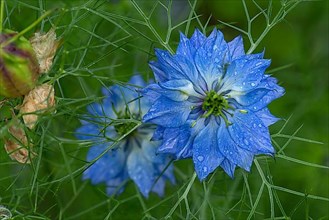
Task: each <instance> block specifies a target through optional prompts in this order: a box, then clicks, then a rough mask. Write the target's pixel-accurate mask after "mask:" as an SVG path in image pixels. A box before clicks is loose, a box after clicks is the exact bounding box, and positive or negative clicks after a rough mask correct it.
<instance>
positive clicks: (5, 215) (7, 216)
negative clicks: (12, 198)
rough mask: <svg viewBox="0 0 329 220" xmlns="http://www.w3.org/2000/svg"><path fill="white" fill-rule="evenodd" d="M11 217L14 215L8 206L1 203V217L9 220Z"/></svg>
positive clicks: (2, 219)
mask: <svg viewBox="0 0 329 220" xmlns="http://www.w3.org/2000/svg"><path fill="white" fill-rule="evenodd" d="M11 217H12V214H11V212H10V211H9V210H8V209H7V208H6V207H4V206H2V205H0V219H1V220H8V219H11Z"/></svg>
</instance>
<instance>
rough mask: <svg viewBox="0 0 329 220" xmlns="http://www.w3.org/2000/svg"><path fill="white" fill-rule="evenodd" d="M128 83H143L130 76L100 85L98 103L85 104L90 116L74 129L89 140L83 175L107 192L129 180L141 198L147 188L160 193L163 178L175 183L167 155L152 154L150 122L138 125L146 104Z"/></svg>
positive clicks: (116, 188)
mask: <svg viewBox="0 0 329 220" xmlns="http://www.w3.org/2000/svg"><path fill="white" fill-rule="evenodd" d="M129 85H130V86H129ZM131 85H136V86H139V87H144V86H145V82H144V81H143V79H142V78H141V77H140V76H134V77H132V78H131V80H130V81H129V83H128V85H127V86H119V85H115V86H112V87H109V88H103V90H102V92H103V95H104V96H105V98H104V99H103V100H102V102H101V103H93V104H91V105H89V106H88V108H87V109H88V112H89V114H90V115H87V116H85V117H84V120H82V126H81V127H80V128H78V129H77V131H76V137H77V138H78V139H81V140H88V141H91V142H92V146H91V148H90V149H89V152H88V155H87V161H88V162H94V163H93V164H92V165H91V166H90V167H89V168H88V169H87V170H86V171H85V172H84V174H83V178H84V179H90V180H91V182H92V183H93V184H98V183H106V186H107V193H108V194H109V195H112V194H117V193H120V192H122V191H123V189H124V184H125V183H126V182H127V180H129V179H132V180H133V181H134V182H135V184H136V185H137V187H138V188H139V191H140V192H141V193H142V194H143V195H144V196H145V197H148V195H149V193H150V191H153V192H155V193H157V194H158V195H160V196H162V195H163V194H164V188H165V182H166V180H169V181H171V182H172V183H174V182H175V178H174V175H173V166H172V165H169V163H170V158H169V157H168V156H167V155H164V154H162V155H156V148H157V146H158V142H153V141H152V142H151V141H150V139H151V137H152V134H153V131H154V125H151V124H142V125H139V124H138V123H140V122H139V121H140V120H141V118H142V116H143V115H144V113H146V112H147V110H148V109H149V107H150V105H149V102H148V100H147V99H145V98H140V95H139V94H138V93H137V92H136V87H133V86H131ZM138 125H139V126H138ZM136 127H137V129H135V128H136ZM117 141H118V142H117ZM116 142H117V143H116ZM114 143H116V144H115V145H114ZM113 146H114V147H113ZM106 150H108V152H106V153H105V154H104V155H103V156H101V154H102V153H104V152H105V151H106ZM95 161H96V162H95ZM168 165H169V166H168Z"/></svg>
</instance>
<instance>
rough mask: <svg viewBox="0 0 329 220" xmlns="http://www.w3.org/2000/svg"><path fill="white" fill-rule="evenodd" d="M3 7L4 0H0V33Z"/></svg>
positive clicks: (0, 30)
mask: <svg viewBox="0 0 329 220" xmlns="http://www.w3.org/2000/svg"><path fill="white" fill-rule="evenodd" d="M4 8H5V0H1V5H0V33H1V32H2V22H3V10H4Z"/></svg>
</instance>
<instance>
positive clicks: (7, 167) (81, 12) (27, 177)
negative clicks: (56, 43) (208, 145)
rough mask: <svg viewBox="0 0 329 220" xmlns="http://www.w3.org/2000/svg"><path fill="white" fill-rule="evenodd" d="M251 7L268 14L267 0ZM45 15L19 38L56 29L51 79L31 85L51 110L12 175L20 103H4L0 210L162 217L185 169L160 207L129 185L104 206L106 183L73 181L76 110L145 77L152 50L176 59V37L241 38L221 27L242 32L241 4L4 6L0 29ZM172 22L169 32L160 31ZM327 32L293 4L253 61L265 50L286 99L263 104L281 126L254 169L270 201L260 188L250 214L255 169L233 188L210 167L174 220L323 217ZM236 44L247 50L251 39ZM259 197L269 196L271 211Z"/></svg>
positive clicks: (57, 0) (54, 0)
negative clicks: (10, 143) (43, 92)
mask: <svg viewBox="0 0 329 220" xmlns="http://www.w3.org/2000/svg"><path fill="white" fill-rule="evenodd" d="M1 1H3V0H1ZM256 2H257V3H258V4H259V6H260V7H262V8H266V7H267V5H268V2H269V1H256ZM281 2H286V4H289V3H292V2H295V1H273V14H275V13H276V12H277V11H278V10H279V9H280V7H281ZM134 4H135V6H134ZM245 4H246V8H248V12H249V14H250V16H254V15H256V14H258V13H259V8H257V7H256V5H255V4H254V2H253V1H245ZM136 6H138V7H136ZM55 8H56V9H57V10H56V11H54V12H53V13H52V15H51V16H50V17H48V18H47V19H45V20H44V21H43V22H42V23H40V24H39V25H37V26H36V28H34V29H33V30H32V31H30V32H28V33H27V34H26V35H25V36H26V37H27V38H28V37H30V36H32V34H33V32H35V31H38V30H41V31H47V30H48V29H49V28H50V27H51V26H54V27H55V28H56V33H57V35H58V36H59V38H62V39H63V45H62V46H61V48H60V49H59V51H58V52H57V55H56V57H55V60H54V65H53V67H52V69H51V71H50V73H49V75H48V76H47V75H45V76H43V77H42V78H41V81H51V82H52V83H54V84H55V89H56V101H57V112H56V114H55V113H54V114H51V115H47V116H44V117H43V118H42V119H41V120H40V122H39V124H38V127H37V128H36V130H35V131H28V130H27V132H28V136H29V138H30V139H31V140H32V141H33V144H34V146H35V151H36V153H37V156H36V158H35V159H34V160H33V162H32V164H31V165H20V164H17V163H16V162H14V161H11V160H10V159H9V157H8V156H7V154H6V152H5V150H4V149H3V147H2V145H3V138H5V136H6V135H7V134H6V129H5V128H6V124H7V119H10V117H11V116H10V114H9V110H8V109H10V108H13V107H14V106H16V105H17V104H19V103H20V102H21V101H22V100H21V99H16V100H9V101H8V102H6V104H5V105H4V106H3V108H2V109H1V110H0V128H1V130H0V131H1V132H0V138H1V140H0V205H4V206H6V207H7V208H8V209H9V210H11V212H12V214H13V216H14V218H15V219H141V218H143V217H144V218H145V219H152V218H151V216H153V217H154V218H155V219H160V218H163V217H165V216H166V215H167V214H168V212H169V211H170V210H171V208H172V207H173V206H174V204H175V202H176V201H177V200H178V198H180V197H181V196H182V194H183V192H184V190H185V187H186V184H187V183H188V181H189V177H191V176H192V173H193V165H192V161H191V160H185V161H179V162H175V166H176V167H177V170H176V177H177V185H175V186H170V185H169V184H168V187H167V188H166V195H165V197H164V198H158V197H157V196H156V195H153V194H152V195H151V196H150V198H148V199H143V198H142V197H141V195H140V194H139V193H138V191H137V190H136V188H135V186H134V185H133V184H132V183H131V182H130V183H128V185H127V188H126V190H125V192H124V193H123V194H122V195H119V196H117V197H108V196H107V195H106V194H105V190H104V188H105V187H104V185H99V186H92V185H91V184H90V183H89V182H88V181H86V182H83V181H82V180H81V174H82V172H83V169H81V168H82V166H84V165H85V164H86V162H85V161H84V160H85V155H86V152H87V150H88V147H89V146H88V145H86V144H83V143H81V142H78V141H77V140H75V138H74V131H75V129H76V128H77V127H79V126H80V122H79V117H81V115H82V114H84V113H85V112H86V110H85V107H86V106H87V105H88V104H90V103H91V102H93V101H97V100H100V99H101V94H100V88H101V87H102V86H110V85H113V84H115V83H124V82H126V81H127V80H128V79H129V77H130V76H131V75H132V74H135V73H137V72H138V73H141V74H142V75H143V76H144V77H145V79H147V78H152V72H151V70H150V69H149V67H148V64H147V62H148V61H150V60H152V59H155V57H154V52H153V51H154V48H162V49H163V48H164V46H167V47H171V48H172V49H173V50H175V49H176V46H177V44H178V40H179V31H181V32H183V33H186V34H188V36H189V37H190V36H191V34H192V33H193V31H194V29H195V28H202V27H204V28H203V29H204V31H206V32H207V34H209V33H210V31H211V30H212V29H213V28H214V27H217V28H219V29H220V30H222V32H223V33H224V36H225V39H226V40H227V41H229V40H232V39H233V38H234V37H235V36H237V35H239V34H241V33H239V31H237V30H235V29H233V28H230V27H228V26H226V25H223V23H222V22H226V23H228V24H230V25H234V26H236V27H239V28H240V29H242V30H247V25H248V22H247V20H246V15H245V9H244V7H243V3H242V1H238V0H236V1H235V0H233V1H229V0H226V1H225V0H217V1H205V0H204V1H198V2H197V3H195V2H194V1H183V0H181V1H173V2H171V1H151V0H150V1H146V0H145V1H136V2H135V3H132V2H130V1H128V0H124V1H120V0H116V1H115V0H107V1H105V0H99V1H97V0H91V1H78V0H75V1H73V0H72V1H65V0H33V1H32V0H7V1H5V17H4V27H5V28H7V29H11V30H16V31H22V30H23V29H24V28H26V27H27V26H29V25H30V24H31V23H33V22H34V21H35V20H36V19H37V18H38V17H39V16H40V15H41V14H42V13H43V12H44V11H45V10H49V9H55ZM137 9H140V10H141V11H143V13H145V14H146V15H149V14H150V13H151V12H152V10H154V12H153V14H152V16H151V17H150V19H149V20H146V23H147V25H145V24H144V22H145V20H144V19H143V17H142V16H141V14H140V13H139V11H138V10H137ZM191 11H192V12H193V13H191ZM264 12H265V13H266V12H267V11H264ZM168 14H169V15H170V17H171V20H170V21H169V22H168V19H167V18H168ZM188 18H190V19H188ZM170 23H171V24H172V27H176V28H173V29H169V28H168V24H170ZM206 24H207V27H205V25H206ZM176 25H177V26H176ZM187 25H188V28H187ZM200 25H201V26H202V27H201V26H200ZM264 25H265V23H264V17H262V15H260V16H259V18H257V19H256V20H255V22H254V23H253V25H252V35H253V38H254V39H255V40H256V39H257V38H258V37H259V35H260V33H261V31H262V30H263V29H264ZM150 27H151V28H150ZM152 28H153V29H152ZM328 29H329V27H328V1H307V2H301V3H299V4H298V5H297V7H296V8H294V9H293V10H292V11H291V12H289V14H288V15H287V16H286V18H285V19H284V20H283V21H282V22H281V23H279V24H278V25H276V26H275V27H274V28H273V29H272V30H271V31H270V32H269V33H268V34H267V36H266V37H265V38H264V40H263V41H262V42H261V44H260V45H259V46H258V47H257V49H256V51H255V52H261V51H263V49H264V48H265V57H266V58H269V59H271V60H272V64H271V67H270V68H269V70H268V71H269V72H270V73H271V74H273V75H274V76H275V77H276V78H277V79H278V80H279V82H280V84H281V85H282V86H283V87H284V88H285V89H286V94H285V96H284V97H282V98H280V99H279V100H276V101H274V102H273V103H272V104H271V105H270V109H271V111H272V113H273V114H274V115H276V116H278V117H280V118H282V119H283V120H281V121H280V122H278V123H277V124H275V125H273V126H272V127H271V134H273V141H274V144H275V146H276V149H277V151H280V150H279V148H281V147H284V149H283V151H282V152H280V154H279V155H278V156H277V157H276V158H275V159H274V160H273V159H271V158H267V159H266V158H262V157H261V158H259V159H258V161H259V164H260V165H261V167H262V171H263V172H262V174H264V176H265V178H266V180H267V181H268V182H270V183H272V184H273V185H272V188H271V190H272V191H273V192H274V193H273V194H269V193H268V191H267V190H268V188H267V185H265V188H264V191H262V192H261V193H260V195H262V196H261V197H260V200H259V201H260V202H259V204H258V206H257V208H256V209H255V210H253V209H252V206H251V204H250V199H251V200H252V201H253V202H252V204H254V202H255V201H257V196H258V195H259V194H258V193H259V190H260V188H261V187H262V183H264V179H262V176H261V175H260V172H259V169H257V168H256V166H255V165H254V166H253V167H252V171H251V173H250V174H247V173H245V172H243V171H241V170H238V171H237V172H236V177H235V179H234V180H231V179H230V178H229V177H228V176H227V175H225V174H224V173H223V172H222V171H221V170H219V169H218V170H217V171H216V172H215V173H214V175H213V176H211V177H210V178H209V179H207V181H206V182H204V183H199V181H196V182H195V183H194V185H193V187H192V189H191V191H190V192H189V194H188V200H187V201H188V204H189V206H188V207H189V209H190V210H188V211H187V208H186V205H185V203H184V201H183V203H181V204H180V205H179V206H178V209H177V210H176V211H175V212H174V213H173V214H172V215H171V216H170V217H171V218H172V219H185V218H189V219H211V218H214V217H215V218H216V219H246V218H247V217H248V215H249V213H250V212H251V210H252V212H253V215H252V216H251V218H252V219H265V218H271V217H273V216H275V217H277V219H286V218H291V219H328V216H329V214H328V212H329V211H328V210H329V202H328V200H329V199H328V198H329V184H328V183H329V172H328V166H329V152H328V151H329V150H328V142H329V140H328V133H329V122H328V121H329V118H328V115H329V114H328V113H329V112H328V105H329V103H328V100H329V97H328V75H329V74H328V51H329V48H328V47H329V46H328ZM168 30H170V35H168ZM155 32H156V33H157V34H158V36H159V37H160V38H161V39H162V43H161V42H160V41H159V40H160V39H159V38H157V37H156V36H155V35H154V33H155ZM242 36H243V37H244V42H245V45H246V49H247V48H248V47H249V45H250V44H249V41H248V39H247V37H246V36H245V35H242ZM166 38H167V39H168V42H167V41H166ZM2 99H3V98H2ZM0 100H1V97H0ZM288 119H289V120H288ZM283 126H284V128H283ZM282 128H283V130H282V131H280V130H281V129H282ZM297 130H298V132H296V131H297ZM279 131H280V133H279V134H278V132H279ZM280 135H281V136H280ZM284 135H286V136H284ZM310 140H315V141H318V142H322V143H323V144H315V143H311V142H312V141H310ZM293 160H295V162H293ZM296 160H298V161H296ZM314 164H317V165H321V166H326V167H327V168H321V167H319V166H316V165H314ZM247 183H248V185H247ZM247 186H248V187H247ZM280 187H281V188H280ZM282 188H283V190H282ZM249 190H250V194H249V193H248V191H249ZM289 190H293V192H292V191H289ZM295 192H298V193H295ZM296 194H299V195H296ZM249 195H251V198H250V196H249ZM269 195H273V196H274V198H273V201H274V203H273V209H274V210H271V202H270V199H271V198H270V197H269ZM308 195H314V196H319V197H321V198H314V197H312V196H311V197H310V198H309V197H308ZM325 200H326V201H325Z"/></svg>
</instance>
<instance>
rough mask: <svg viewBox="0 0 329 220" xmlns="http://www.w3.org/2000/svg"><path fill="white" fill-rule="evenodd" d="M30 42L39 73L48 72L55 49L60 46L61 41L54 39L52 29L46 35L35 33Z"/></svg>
mask: <svg viewBox="0 0 329 220" xmlns="http://www.w3.org/2000/svg"><path fill="white" fill-rule="evenodd" d="M30 42H31V44H32V47H33V49H34V52H35V55H36V57H37V59H38V62H39V64H40V72H41V73H46V72H48V71H49V70H50V68H51V65H52V64H53V58H54V56H55V53H56V51H57V48H58V46H59V45H60V44H61V41H60V40H57V39H56V33H55V30H54V29H53V28H52V29H50V30H49V31H48V32H47V33H40V32H36V33H34V37H32V38H31V39H30Z"/></svg>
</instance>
